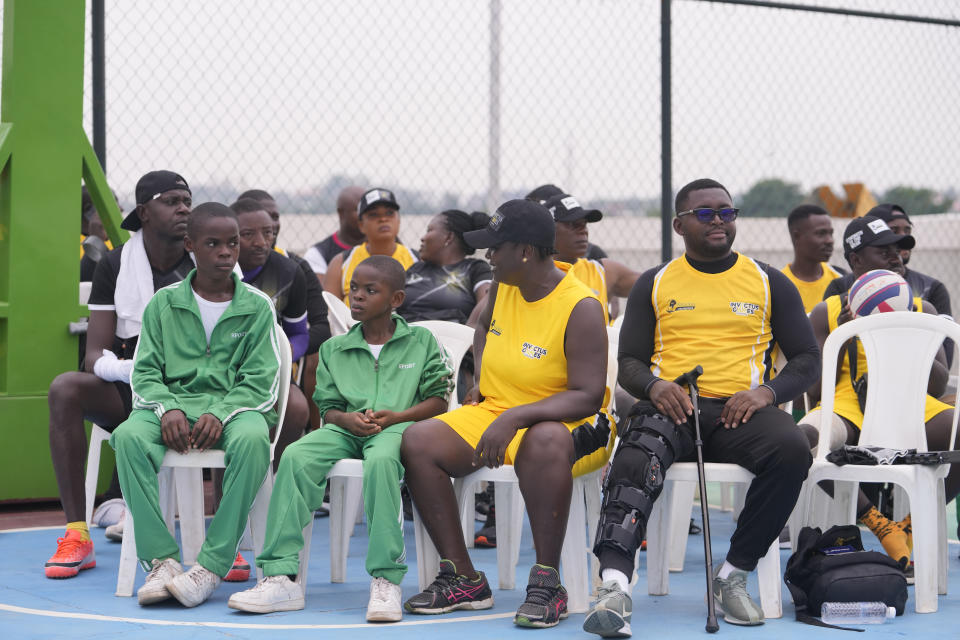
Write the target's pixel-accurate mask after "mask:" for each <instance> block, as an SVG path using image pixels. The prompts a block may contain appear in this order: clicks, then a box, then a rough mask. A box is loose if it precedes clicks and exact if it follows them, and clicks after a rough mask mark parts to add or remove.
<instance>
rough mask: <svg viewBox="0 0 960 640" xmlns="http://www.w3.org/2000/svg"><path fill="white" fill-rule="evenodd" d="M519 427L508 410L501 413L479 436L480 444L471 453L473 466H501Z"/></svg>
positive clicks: (493, 467) (491, 467)
mask: <svg viewBox="0 0 960 640" xmlns="http://www.w3.org/2000/svg"><path fill="white" fill-rule="evenodd" d="M520 426H521V425H519V424H517V423H516V421H515V420H514V419H513V417H512V415H511V412H510V410H509V409H508V410H507V411H504V412H503V413H501V414H500V416H499V417H497V419H496V420H494V421H493V422H491V423H490V426H489V427H487V430H486V431H484V432H483V435H482V436H480V442H478V443H477V448H476V450H475V451H474V452H473V466H475V467H481V466H482V467H488V468H490V469H496V468H497V467H499V466H501V465H503V463H504V459H505V458H506V456H507V446H508V445H509V444H510V441H511V440H513V436H515V435H516V434H517V429H519V428H520Z"/></svg>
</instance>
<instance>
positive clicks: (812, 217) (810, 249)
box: [783, 204, 847, 313]
mask: <svg viewBox="0 0 960 640" xmlns="http://www.w3.org/2000/svg"><path fill="white" fill-rule="evenodd" d="M787 230H789V231H790V242H791V243H793V262H791V263H790V264H788V265H787V266H785V267H784V268H783V273H784V274H786V276H787V278H789V279H790V282H792V283H793V284H794V286H796V287H797V291H799V292H800V299H801V300H803V310H804V311H805V312H807V313H810V311H812V310H813V308H814V307H815V306H817V303H819V302H820V301H821V300H823V292H824V291H825V290H826V289H827V285H829V284H830V283H831V282H832V281H833V280H834V279H835V278H839V277H841V276H843V275H844V274H846V273H847V271H846V269H841V268H839V267H834V266H831V265H830V264H829V263H828V260H830V258H831V256H833V221H832V219H831V218H830V214H829V213H827V211H826V209H823V208H822V207H818V206H816V205H813V204H802V205H800V206H799V207H797V208H795V209H794V210H793V211H791V212H790V215H788V216H787Z"/></svg>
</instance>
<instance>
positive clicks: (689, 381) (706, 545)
mask: <svg viewBox="0 0 960 640" xmlns="http://www.w3.org/2000/svg"><path fill="white" fill-rule="evenodd" d="M702 373H703V367H701V366H700V365H697V366H696V367H694V368H693V369H691V370H690V371H688V372H686V373H684V374H683V375H681V376H680V377H678V378H677V379H676V380H674V382H675V383H677V384H679V385H687V388H688V389H689V390H690V402H691V403H693V428H694V433H695V435H696V439H695V440H694V444H695V445H696V447H697V480H698V481H699V483H700V513H701V514H702V518H703V555H704V561H705V564H706V573H707V626H706V630H707V633H716V632H717V630H718V629H720V625H718V624H717V605H716V603H715V602H714V599H713V552H712V551H711V549H710V513H709V508H708V507H707V478H706V476H705V475H704V473H703V439H702V438H701V437H700V394H699V390H698V389H697V378H699V377H700V375H701V374H702Z"/></svg>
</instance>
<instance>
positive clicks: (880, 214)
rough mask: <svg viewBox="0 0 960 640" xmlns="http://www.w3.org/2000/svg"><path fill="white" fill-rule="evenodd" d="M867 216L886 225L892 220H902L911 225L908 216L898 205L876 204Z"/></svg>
mask: <svg viewBox="0 0 960 640" xmlns="http://www.w3.org/2000/svg"><path fill="white" fill-rule="evenodd" d="M867 215H868V216H874V217H875V218H880V219H881V220H883V221H884V222H886V223H887V224H890V222H892V221H893V219H894V218H903V219H904V220H906V221H907V222H908V223H909V224H911V225H912V224H913V223H912V222H910V216H908V215H907V212H906V211H904V210H903V207H901V206H900V205H898V204H891V203H889V202H885V203H883V204H878V205H877V206H875V207H874V208H873V209H870V211H867Z"/></svg>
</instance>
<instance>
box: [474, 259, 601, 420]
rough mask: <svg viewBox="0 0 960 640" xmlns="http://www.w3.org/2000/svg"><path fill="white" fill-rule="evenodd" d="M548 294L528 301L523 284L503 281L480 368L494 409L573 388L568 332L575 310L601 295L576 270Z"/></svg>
mask: <svg viewBox="0 0 960 640" xmlns="http://www.w3.org/2000/svg"><path fill="white" fill-rule="evenodd" d="M557 268H559V269H560V270H562V271H565V272H566V275H565V276H564V277H563V279H562V280H561V281H560V282H559V284H557V286H556V287H555V288H554V289H553V291H551V292H550V293H549V294H547V295H546V297H544V298H541V299H540V300H536V301H534V302H527V301H526V300H524V298H523V296H522V295H521V294H520V289H518V288H517V287H514V286H511V285H508V284H503V283H500V284H499V285H498V287H497V298H496V301H495V302H494V305H493V316H492V318H491V320H490V329H489V330H488V331H487V341H486V345H485V346H484V348H483V362H482V364H481V367H480V394H481V395H482V396H483V397H484V404H486V405H488V406H490V407H491V409H493V410H498V411H505V410H507V409H509V408H510V407H516V406H518V405H522V404H530V403H532V402H537V401H538V400H542V399H543V398H546V397H549V396H552V395H554V394H556V393H559V392H561V391H566V390H567V356H566V353H565V351H564V345H563V342H564V337H565V335H566V332H567V322H568V321H569V320H570V313H571V312H572V311H573V308H574V307H575V306H576V305H577V303H578V302H580V301H581V300H583V299H584V298H596V296H595V295H593V293H592V292H591V291H590V289H589V288H587V286H586V285H584V284H583V283H582V282H580V281H579V280H578V279H577V278H576V277H575V276H574V275H573V274H572V273H571V272H570V265H569V264H565V263H557Z"/></svg>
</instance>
